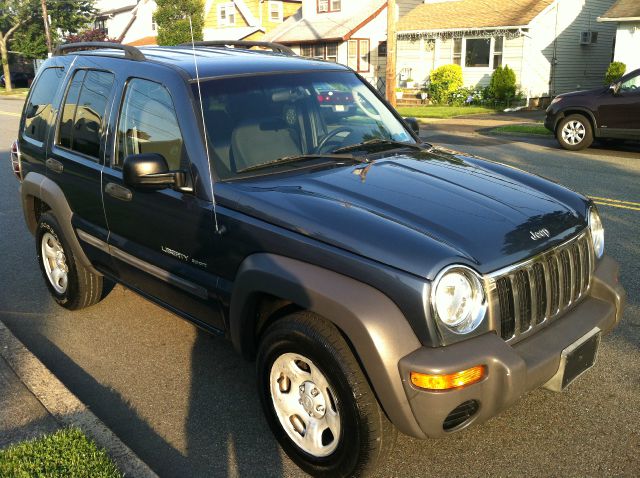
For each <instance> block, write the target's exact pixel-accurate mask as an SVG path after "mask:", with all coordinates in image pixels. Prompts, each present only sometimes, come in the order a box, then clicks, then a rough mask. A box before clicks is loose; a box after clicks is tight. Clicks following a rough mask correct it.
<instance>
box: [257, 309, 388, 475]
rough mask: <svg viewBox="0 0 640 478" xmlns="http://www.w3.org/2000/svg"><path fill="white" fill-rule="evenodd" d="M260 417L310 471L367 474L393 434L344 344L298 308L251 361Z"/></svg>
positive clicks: (270, 332) (324, 323) (279, 324)
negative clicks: (254, 374) (260, 411)
mask: <svg viewBox="0 0 640 478" xmlns="http://www.w3.org/2000/svg"><path fill="white" fill-rule="evenodd" d="M257 372H258V387H259V393H260V399H261V402H262V406H263V408H264V411H265V414H266V417H267V421H268V422H269V426H270V427H271V429H272V431H273V433H274V435H275V436H276V438H277V439H278V441H279V442H280V444H281V445H282V447H283V449H284V450H285V452H286V453H287V454H288V455H289V457H290V458H291V459H292V460H293V461H295V462H296V463H297V464H298V466H300V467H301V468H302V469H303V470H304V471H306V472H307V473H309V474H311V475H313V476H331V477H338V476H353V475H357V476H361V475H368V474H372V473H373V472H374V470H375V469H376V466H377V465H378V464H380V463H381V462H383V461H384V459H385V458H386V456H387V455H388V453H389V452H390V451H391V449H392V447H393V444H394V443H395V439H396V436H397V431H396V429H395V427H394V426H393V425H392V424H391V423H390V422H389V420H388V419H387V417H386V416H385V414H384V412H383V411H382V409H381V408H380V406H379V404H378V401H377V399H376V397H375V396H374V394H373V392H372V391H371V388H370V387H369V384H368V382H367V379H366V378H365V376H364V374H363V373H362V370H361V369H360V366H359V364H358V362H357V361H356V359H355V357H354V356H353V354H352V353H351V350H350V349H349V346H348V344H347V343H346V341H345V340H344V338H343V337H342V335H341V334H340V332H339V331H338V330H337V329H336V327H335V326H334V325H333V324H331V323H330V322H328V321H327V320H325V319H323V318H322V317H319V316H317V315H315V314H312V313H308V312H299V313H295V314H292V315H290V316H287V317H284V318H282V319H279V320H278V321H276V322H275V323H274V324H273V325H271V326H270V327H269V328H268V329H267V331H266V332H265V334H264V336H263V338H262V341H261V343H260V348H259V351H258V360H257Z"/></svg>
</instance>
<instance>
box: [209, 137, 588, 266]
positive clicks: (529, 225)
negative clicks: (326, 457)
mask: <svg viewBox="0 0 640 478" xmlns="http://www.w3.org/2000/svg"><path fill="white" fill-rule="evenodd" d="M217 194H218V195H219V199H218V200H219V201H220V202H223V204H224V205H225V206H227V207H231V208H233V209H235V210H238V211H241V212H243V213H245V214H248V215H251V216H253V217H257V218H259V219H261V220H264V221H267V222H269V223H272V224H276V225H278V226H281V227H284V228H286V229H289V230H292V231H295V232H297V233H300V234H304V235H305V236H308V237H311V238H313V239H316V240H318V241H322V242H324V243H326V244H330V245H333V246H335V247H339V248H341V249H344V250H348V251H350V252H352V253H354V254H358V255H360V256H364V257H366V258H369V259H371V260H374V261H377V262H380V263H384V264H386V265H389V266H392V267H395V268H398V269H401V270H404V271H406V272H410V273H412V274H415V275H418V276H420V277H424V278H427V279H432V278H433V277H434V276H435V275H436V274H437V273H438V271H439V270H440V269H441V268H442V267H444V266H445V265H447V264H451V263H464V264H467V265H470V266H471V267H473V268H475V269H476V270H478V271H479V272H481V273H487V272H491V271H494V270H497V269H500V268H501V267H504V266H507V265H510V264H513V263H515V262H518V261H520V260H524V259H526V258H527V257H530V256H531V255H533V254H536V253H538V252H541V251H543V250H545V249H547V248H549V247H552V246H553V245H555V244H558V243H560V242H562V241H564V240H566V239H567V238H568V237H570V236H571V235H573V234H575V233H577V232H578V231H579V230H581V229H583V228H584V227H586V212H587V208H588V203H587V200H586V199H585V198H584V197H582V196H580V195H578V194H576V193H574V192H572V191H570V190H568V189H566V188H563V187H561V186H559V185H557V184H555V183H552V182H550V181H547V180H544V179H542V178H539V177H537V176H532V175H529V174H526V173H524V172H522V171H520V170H517V169H514V168H510V167H507V166H503V165H500V164H498V163H493V162H489V161H484V160H480V159H479V158H474V157H471V156H465V155H462V154H460V153H456V152H453V151H448V150H444V149H432V150H430V151H425V152H411V153H407V154H402V155H396V156H392V157H387V158H384V159H378V160H375V161H374V162H372V163H370V164H369V165H366V164H356V165H349V166H339V167H335V168H332V167H329V168H324V169H319V170H318V169H316V170H314V171H312V172H304V173H303V172H299V173H292V174H276V175H273V176H264V177H261V178H257V179H250V180H244V181H238V182H235V183H226V184H219V185H218V192H217ZM544 230H546V231H548V234H547V233H546V232H542V233H541V234H540V231H544ZM534 237H535V239H534Z"/></svg>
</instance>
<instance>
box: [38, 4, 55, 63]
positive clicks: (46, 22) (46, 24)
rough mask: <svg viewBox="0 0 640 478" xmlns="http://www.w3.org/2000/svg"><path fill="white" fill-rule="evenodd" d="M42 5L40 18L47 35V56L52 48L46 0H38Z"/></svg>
mask: <svg viewBox="0 0 640 478" xmlns="http://www.w3.org/2000/svg"><path fill="white" fill-rule="evenodd" d="M40 4H41V5H42V20H44V33H45V36H46V37H47V50H49V56H51V55H52V53H53V49H52V48H51V31H50V30H49V14H48V13H47V0H40Z"/></svg>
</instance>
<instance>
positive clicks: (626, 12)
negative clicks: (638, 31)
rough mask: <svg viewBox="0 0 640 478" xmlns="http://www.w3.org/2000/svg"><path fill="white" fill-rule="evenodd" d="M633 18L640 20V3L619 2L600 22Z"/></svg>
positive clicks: (623, 0) (630, 1) (621, 0)
mask: <svg viewBox="0 0 640 478" xmlns="http://www.w3.org/2000/svg"><path fill="white" fill-rule="evenodd" d="M633 18H636V19H637V18H640V2H639V1H638V0H618V1H617V2H616V3H614V4H613V6H612V7H611V8H610V9H609V10H607V13H605V14H604V15H602V16H601V17H600V18H599V19H598V20H600V21H617V20H618V19H633ZM623 21H624V20H623Z"/></svg>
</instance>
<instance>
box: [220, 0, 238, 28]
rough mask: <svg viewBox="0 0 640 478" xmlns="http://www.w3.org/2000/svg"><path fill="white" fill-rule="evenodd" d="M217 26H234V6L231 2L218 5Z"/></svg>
mask: <svg viewBox="0 0 640 478" xmlns="http://www.w3.org/2000/svg"><path fill="white" fill-rule="evenodd" d="M218 24H219V25H222V26H230V25H235V24H236V6H235V5H234V4H233V2H229V3H223V4H221V5H218Z"/></svg>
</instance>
